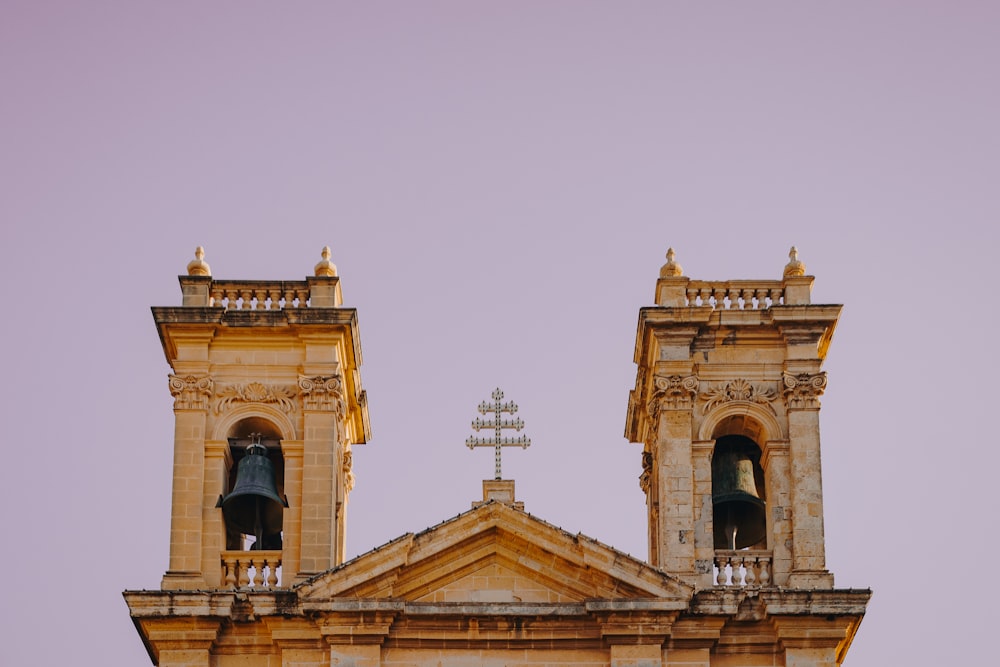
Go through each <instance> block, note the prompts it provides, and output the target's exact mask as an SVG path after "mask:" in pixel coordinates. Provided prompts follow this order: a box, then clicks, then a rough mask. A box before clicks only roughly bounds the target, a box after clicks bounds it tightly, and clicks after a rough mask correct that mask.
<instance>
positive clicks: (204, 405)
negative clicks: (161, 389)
mask: <svg viewBox="0 0 1000 667" xmlns="http://www.w3.org/2000/svg"><path fill="white" fill-rule="evenodd" d="M169 377H170V395H171V396H173V397H174V410H207V409H208V401H209V399H210V398H211V397H212V390H213V388H214V382H213V381H212V378H211V377H210V376H208V375H184V376H181V375H170V376H169Z"/></svg>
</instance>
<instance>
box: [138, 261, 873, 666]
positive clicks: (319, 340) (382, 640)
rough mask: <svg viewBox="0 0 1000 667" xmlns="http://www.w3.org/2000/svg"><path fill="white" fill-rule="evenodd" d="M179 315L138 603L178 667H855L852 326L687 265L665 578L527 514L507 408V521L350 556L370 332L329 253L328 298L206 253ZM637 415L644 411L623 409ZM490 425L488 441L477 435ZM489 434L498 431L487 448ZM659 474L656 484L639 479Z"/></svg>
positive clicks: (651, 353)
mask: <svg viewBox="0 0 1000 667" xmlns="http://www.w3.org/2000/svg"><path fill="white" fill-rule="evenodd" d="M179 280H180V286H181V305H180V306H167V307H154V308H153V309H152V310H153V319H154V321H155V323H156V327H157V330H158V333H159V336H160V341H161V343H162V345H163V351H164V354H165V355H166V359H167V362H168V363H169V365H170V368H171V370H172V371H173V372H172V374H171V375H170V376H169V389H170V393H171V395H172V396H173V398H174V424H175V427H174V459H173V460H174V464H173V483H172V484H173V486H172V500H171V523H170V554H169V565H168V569H167V571H166V573H165V574H164V575H163V579H162V583H161V587H160V589H159V590H154V591H145V590H143V591H139V590H130V591H125V593H124V596H125V600H126V602H127V604H128V607H129V611H130V614H131V617H132V621H133V623H134V624H135V627H136V629H137V630H138V633H139V636H140V638H141V641H142V642H143V643H144V645H145V647H146V649H147V651H148V653H149V657H150V660H151V661H152V663H153V664H154V665H160V666H161V667H236V666H239V667H320V666H324V667H326V666H329V667H334V666H339V667H417V666H424V665H426V666H428V667H430V666H434V667H460V666H462V667H464V666H470V665H487V666H490V667H515V666H521V665H546V666H556V665H559V666H573V665H586V666H594V667H600V666H606V667H654V666H661V665H663V666H665V665H670V666H678V667H679V666H684V667H709V666H711V667H737V666H764V665H767V666H785V667H830V666H833V665H839V664H841V663H842V662H843V661H844V659H845V656H846V654H847V651H848V648H849V647H850V645H851V640H852V639H853V637H854V635H855V633H856V632H857V630H858V626H859V624H860V622H861V619H862V617H863V616H864V613H865V608H866V605H867V603H868V600H869V598H870V596H871V591H870V590H867V589H864V590H858V589H842V588H836V587H835V586H834V578H833V574H832V573H831V572H830V571H828V570H827V569H826V563H825V543H824V533H823V493H822V480H821V475H820V419H819V413H820V397H821V396H822V394H823V392H824V390H825V388H826V374H825V372H824V371H823V370H822V365H823V360H824V358H825V356H826V353H827V349H828V347H829V345H830V342H831V339H832V337H833V332H834V329H835V328H836V325H837V320H838V318H839V316H840V311H841V306H839V305H827V304H813V303H811V292H812V285H813V280H814V279H813V277H812V276H809V275H807V274H806V270H805V266H804V265H803V263H802V262H801V261H799V259H798V255H797V252H796V250H795V249H794V248H792V250H791V252H790V253H789V262H788V264H787V265H786V266H785V269H784V272H783V276H782V277H781V279H778V280H774V279H772V280H721V281H707V280H694V279H690V278H688V277H686V276H685V275H684V272H683V270H682V268H681V266H680V265H679V264H678V263H677V261H676V257H675V256H674V253H673V251H672V250H670V251H668V253H667V263H666V264H664V265H663V266H662V268H661V269H660V273H659V279H658V280H657V281H656V286H655V298H654V304H655V305H652V306H649V307H646V308H642V309H641V310H640V311H639V318H638V326H637V331H636V341H635V351H634V361H635V364H636V366H637V368H636V380H635V388H634V389H633V390H631V392H630V393H629V396H628V411H627V414H626V418H625V436H626V438H627V439H628V440H629V441H630V442H632V443H635V446H636V447H637V450H636V451H637V452H638V451H639V450H638V448H640V447H641V452H642V456H641V459H640V458H639V457H638V455H637V459H636V460H637V470H636V473H637V475H639V483H640V486H641V488H642V490H643V492H644V494H645V497H646V513H647V516H648V538H649V554H648V558H647V559H646V560H645V561H643V560H640V559H638V558H634V557H632V556H629V555H627V554H624V553H622V552H620V551H617V550H615V549H614V548H612V547H609V546H607V545H605V544H603V543H601V542H600V541H598V540H597V539H592V538H589V537H585V536H583V535H579V534H576V535H574V534H571V533H568V532H565V531H563V530H561V529H559V528H557V527H556V526H553V525H551V524H549V523H547V522H545V521H544V520H542V519H540V518H537V517H534V516H532V515H530V514H527V513H525V512H524V510H523V505H522V504H521V503H520V502H518V501H517V500H516V499H515V489H514V482H513V481H512V480H505V479H502V475H501V473H500V466H499V456H500V451H501V450H500V448H501V447H502V446H505V445H511V444H513V445H518V446H526V444H527V440H526V439H525V438H524V437H523V436H521V437H506V436H503V434H502V429H504V428H508V427H511V428H514V429H518V428H519V426H518V424H519V422H520V420H517V419H513V418H512V417H503V414H505V413H512V412H513V411H514V410H516V407H515V406H513V405H512V404H509V403H502V402H501V399H502V398H503V395H502V392H500V391H499V390H498V391H497V392H495V393H494V396H493V399H494V402H493V403H490V402H484V404H483V405H482V406H480V412H482V413H483V414H484V415H487V416H489V415H492V417H490V418H489V419H487V420H477V422H476V423H477V424H479V426H481V427H482V428H483V429H484V430H485V432H486V433H490V434H493V437H492V439H491V438H490V437H481V438H480V437H477V438H470V440H469V442H468V443H467V444H468V445H469V446H470V447H473V446H493V447H495V448H496V454H497V466H496V478H495V479H492V480H486V481H484V482H483V499H482V501H477V502H475V503H473V506H472V509H470V510H468V511H466V512H464V513H462V514H459V515H458V516H456V517H454V518H452V519H449V520H447V521H445V522H443V523H440V524H438V525H436V526H431V527H429V528H425V527H423V526H415V527H414V528H415V529H416V530H417V531H418V532H414V533H407V534H405V535H402V536H400V537H398V538H396V539H394V540H392V541H391V542H389V543H387V544H385V545H383V546H381V547H379V548H377V549H375V550H373V551H370V552H368V553H365V554H362V555H360V556H358V557H356V558H354V559H352V560H346V559H345V547H344V544H345V542H344V535H345V531H346V530H347V525H348V524H347V505H348V497H349V495H350V492H351V489H352V487H353V484H354V477H353V474H352V470H351V450H352V448H353V447H355V446H357V445H362V444H364V443H365V442H366V441H367V440H368V438H369V436H370V431H371V429H370V426H369V420H368V405H367V399H366V394H365V391H364V389H363V388H362V383H361V368H360V367H361V339H360V332H359V330H358V320H357V311H356V310H355V309H353V308H345V307H343V305H342V296H341V289H340V283H339V278H338V276H337V271H336V267H335V266H334V265H333V263H332V262H331V260H330V251H329V249H328V248H324V249H323V253H322V260H321V261H320V262H319V263H318V264H317V265H316V267H315V270H314V275H312V276H308V277H306V278H305V279H304V280H290V281H262V280H217V279H215V278H213V277H212V274H211V270H210V268H209V266H208V264H207V263H206V262H205V260H204V252H203V251H202V249H201V248H199V249H198V250H197V251H196V253H195V259H194V260H193V261H191V263H190V264H189V265H188V267H187V275H182V276H180V278H179ZM623 399H624V397H623ZM474 426H476V424H474ZM477 430H478V429H477ZM640 460H641V469H640V468H639V466H638V462H639V461H640Z"/></svg>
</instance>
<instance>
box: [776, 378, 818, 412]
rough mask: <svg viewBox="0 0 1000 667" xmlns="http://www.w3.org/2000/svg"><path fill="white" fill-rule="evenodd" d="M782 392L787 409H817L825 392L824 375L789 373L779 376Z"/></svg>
mask: <svg viewBox="0 0 1000 667" xmlns="http://www.w3.org/2000/svg"><path fill="white" fill-rule="evenodd" d="M781 382H782V384H783V385H784V386H783V387H782V391H783V392H784V394H785V401H787V402H788V407H789V408H818V407H819V397H820V396H822V395H823V392H824V391H825V390H826V373H816V374H815V375H814V374H812V373H798V374H795V373H789V372H788V371H785V372H784V373H783V374H782V376H781Z"/></svg>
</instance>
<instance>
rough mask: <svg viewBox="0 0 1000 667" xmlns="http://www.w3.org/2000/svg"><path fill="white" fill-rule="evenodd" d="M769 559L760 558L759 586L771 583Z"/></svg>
mask: <svg viewBox="0 0 1000 667" xmlns="http://www.w3.org/2000/svg"><path fill="white" fill-rule="evenodd" d="M770 565H771V559H770V558H767V557H766V556H762V557H761V559H760V585H761V586H767V585H768V584H770V583H771V570H770Z"/></svg>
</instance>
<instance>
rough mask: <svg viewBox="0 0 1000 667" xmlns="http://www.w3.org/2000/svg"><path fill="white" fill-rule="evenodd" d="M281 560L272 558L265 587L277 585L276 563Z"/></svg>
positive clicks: (279, 562)
mask: <svg viewBox="0 0 1000 667" xmlns="http://www.w3.org/2000/svg"><path fill="white" fill-rule="evenodd" d="M280 564H281V561H275V560H272V561H271V563H270V565H271V567H270V569H269V570H268V572H267V587H268V588H274V587H276V586H277V585H278V565H280Z"/></svg>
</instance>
